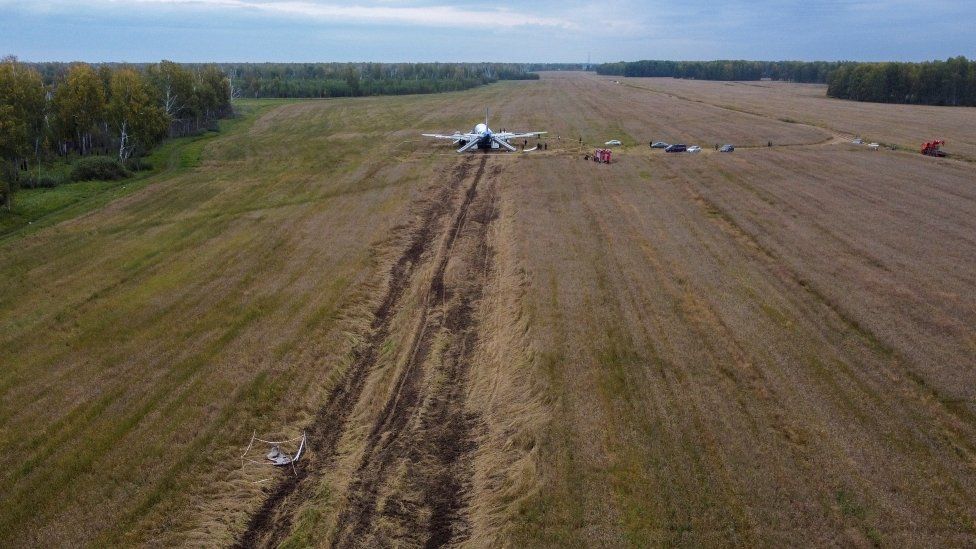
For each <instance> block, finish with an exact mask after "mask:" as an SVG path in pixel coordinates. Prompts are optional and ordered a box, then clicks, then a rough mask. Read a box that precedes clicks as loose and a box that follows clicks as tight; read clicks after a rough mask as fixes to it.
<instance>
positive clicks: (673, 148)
mask: <svg viewBox="0 0 976 549" xmlns="http://www.w3.org/2000/svg"><path fill="white" fill-rule="evenodd" d="M687 150H688V145H680V144H679V145H668V147H667V148H666V149H664V152H668V153H683V152H685V151H687Z"/></svg>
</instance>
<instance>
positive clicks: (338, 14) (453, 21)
mask: <svg viewBox="0 0 976 549" xmlns="http://www.w3.org/2000/svg"><path fill="white" fill-rule="evenodd" d="M4 5H8V6H10V5H13V6H14V7H20V8H23V9H27V10H32V11H46V12H51V11H57V10H59V9H60V11H62V12H64V11H70V12H75V13H77V12H78V11H81V10H84V9H85V8H89V9H90V8H112V9H120V10H132V9H134V8H135V9H137V8H138V7H139V6H142V7H146V8H149V7H160V8H165V7H170V8H181V9H199V10H210V11H213V10H218V11H226V12H233V13H237V14H258V15H268V16H279V17H289V18H300V19H304V20H314V21H319V22H328V23H344V22H359V23H376V24H399V25H417V26H431V27H457V28H484V29H499V28H502V29H504V28H516V27H548V28H557V29H565V30H574V29H577V28H579V25H578V24H577V23H575V22H574V21H572V20H569V19H565V18H561V17H546V16H540V15H533V14H530V13H527V12H524V11H514V10H512V9H508V8H484V9H482V8H477V9H475V8H468V7H459V6H455V5H429V6H417V5H414V6H405V5H392V3H391V2H387V1H384V2H380V3H372V4H368V3H360V4H340V3H335V2H332V1H327V2H317V1H311V0H305V1H302V0H89V1H87V2H66V1H64V0H55V1H50V2H23V1H17V0H14V1H10V0H0V6H4Z"/></svg>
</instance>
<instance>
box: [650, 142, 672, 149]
mask: <svg viewBox="0 0 976 549" xmlns="http://www.w3.org/2000/svg"><path fill="white" fill-rule="evenodd" d="M669 146H670V145H668V144H667V143H665V142H664V141H655V142H653V143H651V148H652V149H666V148H668V147H669Z"/></svg>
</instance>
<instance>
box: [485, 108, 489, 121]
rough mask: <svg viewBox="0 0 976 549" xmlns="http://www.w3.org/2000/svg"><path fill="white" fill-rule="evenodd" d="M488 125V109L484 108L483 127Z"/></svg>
mask: <svg viewBox="0 0 976 549" xmlns="http://www.w3.org/2000/svg"><path fill="white" fill-rule="evenodd" d="M487 125H488V107H485V126H487Z"/></svg>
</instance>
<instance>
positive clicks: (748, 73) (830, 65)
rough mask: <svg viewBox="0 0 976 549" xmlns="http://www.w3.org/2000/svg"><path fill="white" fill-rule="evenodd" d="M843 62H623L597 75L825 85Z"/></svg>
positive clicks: (606, 66) (598, 69)
mask: <svg viewBox="0 0 976 549" xmlns="http://www.w3.org/2000/svg"><path fill="white" fill-rule="evenodd" d="M844 64H846V62H840V61H812V62H807V61H742V60H728V61H631V62H625V61H621V62H618V63H604V64H602V65H598V66H597V67H596V72H597V74H605V75H610V76H633V77H672V78H693V79H696V80H730V81H731V80H762V79H764V78H768V79H770V80H785V81H790V82H804V83H816V84H824V83H826V82H827V76H828V75H829V74H830V72H831V71H833V70H834V69H836V68H838V67H840V66H843V65H844Z"/></svg>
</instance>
